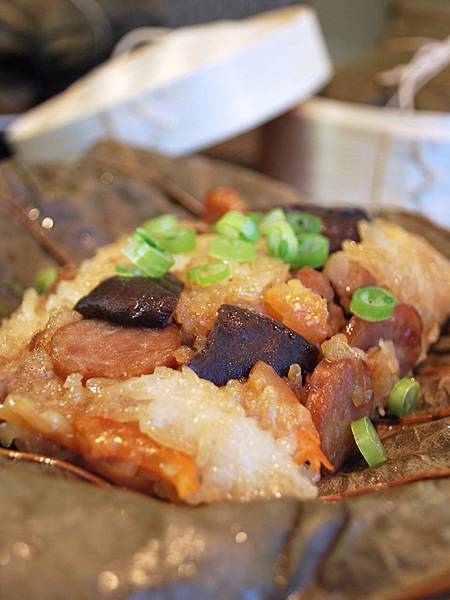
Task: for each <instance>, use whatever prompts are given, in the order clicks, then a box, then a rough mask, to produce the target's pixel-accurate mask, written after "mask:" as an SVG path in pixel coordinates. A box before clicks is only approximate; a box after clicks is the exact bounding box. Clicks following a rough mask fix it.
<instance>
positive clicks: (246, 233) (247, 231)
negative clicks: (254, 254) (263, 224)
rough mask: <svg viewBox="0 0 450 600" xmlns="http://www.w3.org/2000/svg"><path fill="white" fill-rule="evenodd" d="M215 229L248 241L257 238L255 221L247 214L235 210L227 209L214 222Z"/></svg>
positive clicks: (228, 235) (253, 240)
mask: <svg viewBox="0 0 450 600" xmlns="http://www.w3.org/2000/svg"><path fill="white" fill-rule="evenodd" d="M216 231H217V233H220V234H221V235H225V236H227V237H231V238H242V239H244V240H247V241H248V242H256V241H257V240H258V239H259V230H258V226H257V225H256V223H255V222H254V221H253V219H251V218H250V217H249V216H247V215H244V214H242V213H240V212H238V211H237V210H229V211H228V212H226V213H225V214H224V215H223V217H222V218H221V219H219V221H217V223H216Z"/></svg>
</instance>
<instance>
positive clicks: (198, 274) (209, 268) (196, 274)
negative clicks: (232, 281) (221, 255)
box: [186, 262, 230, 286]
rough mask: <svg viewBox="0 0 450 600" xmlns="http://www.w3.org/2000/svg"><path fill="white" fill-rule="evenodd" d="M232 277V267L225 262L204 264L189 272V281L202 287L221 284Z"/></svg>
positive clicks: (187, 276) (187, 274)
mask: <svg viewBox="0 0 450 600" xmlns="http://www.w3.org/2000/svg"><path fill="white" fill-rule="evenodd" d="M229 275H230V267H229V265H228V264H227V263H224V262H211V263H204V264H201V265H197V266H195V267H192V268H191V269H189V271H187V273H186V278H187V280H188V281H195V282H196V283H198V284H199V285H201V286H208V285H212V284H214V283H219V281H222V280H224V279H226V278H227V277H228V276H229Z"/></svg>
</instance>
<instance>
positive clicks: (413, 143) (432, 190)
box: [264, 98, 450, 228]
mask: <svg viewBox="0 0 450 600" xmlns="http://www.w3.org/2000/svg"><path fill="white" fill-rule="evenodd" d="M274 148H281V149H282V151H281V152H280V151H277V152H275V151H274V150H273V149H274ZM264 161H265V166H266V170H267V171H268V172H269V173H270V174H271V175H272V176H275V177H277V178H279V179H282V180H284V181H287V182H289V183H291V184H293V185H295V186H296V187H297V188H299V189H300V190H301V191H302V192H303V193H304V194H306V195H307V196H309V197H312V198H314V199H315V200H316V201H317V202H319V203H323V204H327V205H339V204H341V205H342V204H345V205H354V206H359V207H363V208H367V209H370V210H375V211H378V210H382V209H384V208H393V207H395V208H400V209H404V210H408V211H411V212H415V213H418V214H421V215H424V216H426V217H428V218H429V219H431V220H433V221H434V222H436V223H437V224H439V225H441V226H444V227H446V228H449V227H450V114H448V113H443V112H431V111H430V112H428V111H416V112H413V111H410V112H406V111H403V112H402V111H400V110H398V109H394V108H386V107H375V106H367V105H363V104H354V103H350V102H343V101H338V100H330V99H325V98H314V99H312V100H310V101H308V102H305V103H304V104H302V105H301V106H299V107H298V108H296V109H295V110H294V111H291V112H290V113H288V114H287V115H284V116H283V117H281V118H279V119H277V120H276V121H274V122H273V123H271V124H269V125H268V126H267V129H266V135H265V148H264Z"/></svg>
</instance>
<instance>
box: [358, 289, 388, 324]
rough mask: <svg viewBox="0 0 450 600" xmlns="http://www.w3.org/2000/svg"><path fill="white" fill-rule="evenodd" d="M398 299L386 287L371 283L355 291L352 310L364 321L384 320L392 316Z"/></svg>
mask: <svg viewBox="0 0 450 600" xmlns="http://www.w3.org/2000/svg"><path fill="white" fill-rule="evenodd" d="M396 303H397V301H396V299H395V297H394V296H393V295H392V294H391V293H390V292H388V291H387V290H385V289H384V288H381V287H377V286H375V285H370V286H368V287H363V288H359V289H358V290H356V291H355V293H354V294H353V296H352V299H351V302H350V311H351V312H352V313H353V314H354V315H356V316H357V317H359V318H360V319H363V320H364V321H384V320H385V319H388V318H389V317H390V316H392V314H393V312H394V308H395V305H396Z"/></svg>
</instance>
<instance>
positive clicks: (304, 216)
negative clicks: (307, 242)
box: [286, 210, 322, 233]
mask: <svg viewBox="0 0 450 600" xmlns="http://www.w3.org/2000/svg"><path fill="white" fill-rule="evenodd" d="M286 219H287V221H288V222H289V223H290V224H291V225H292V227H293V229H294V231H295V232H296V233H304V232H308V233H320V230H321V228H322V221H321V220H320V219H319V217H316V215H312V214H311V213H309V212H304V211H302V210H293V211H290V212H287V213H286Z"/></svg>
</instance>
